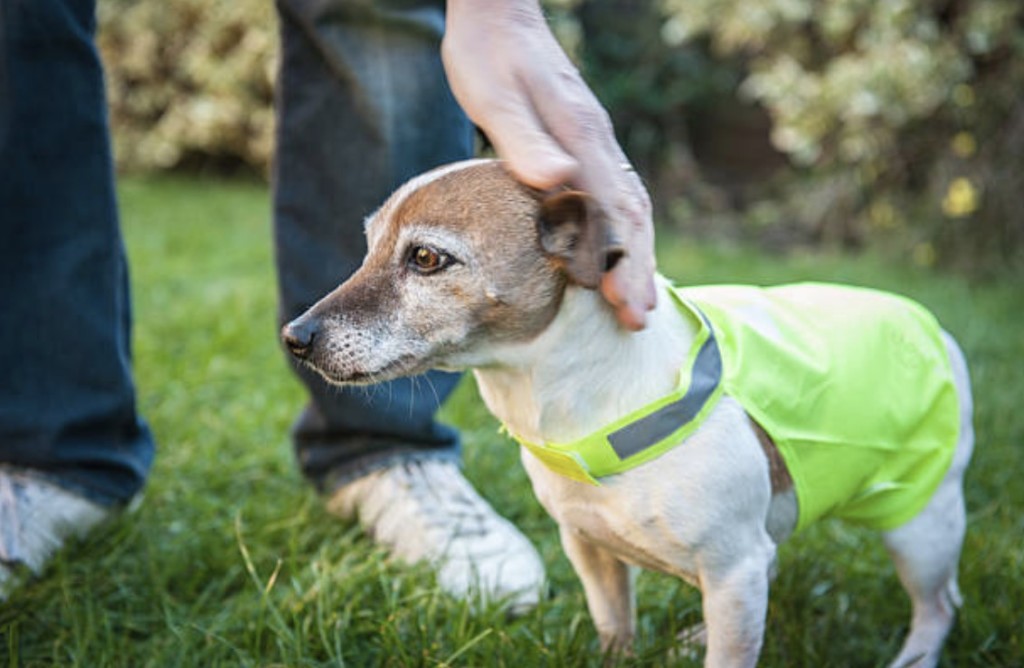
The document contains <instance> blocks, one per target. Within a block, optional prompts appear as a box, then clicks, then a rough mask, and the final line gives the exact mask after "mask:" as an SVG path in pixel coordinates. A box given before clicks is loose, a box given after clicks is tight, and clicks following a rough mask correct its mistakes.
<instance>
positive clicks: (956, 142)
mask: <svg viewBox="0 0 1024 668" xmlns="http://www.w3.org/2000/svg"><path fill="white" fill-rule="evenodd" d="M949 145H950V148H952V149H953V153H955V154H956V156H957V157H958V158H963V159H964V160H966V159H967V158H969V157H971V156H972V155H974V154H975V153H977V152H978V142H977V141H975V139H974V135H972V134H971V133H970V132H958V133H956V135H954V137H953V141H951V142H950V143H949Z"/></svg>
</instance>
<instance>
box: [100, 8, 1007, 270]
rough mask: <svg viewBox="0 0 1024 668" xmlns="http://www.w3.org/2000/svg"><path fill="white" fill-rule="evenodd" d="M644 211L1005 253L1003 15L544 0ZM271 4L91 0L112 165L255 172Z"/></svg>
mask: <svg viewBox="0 0 1024 668" xmlns="http://www.w3.org/2000/svg"><path fill="white" fill-rule="evenodd" d="M545 5H546V7H547V10H548V13H549V16H550V18H551V21H552V24H553V26H554V28H555V30H556V34H558V36H559V37H560V39H561V40H562V42H563V44H565V45H566V47H567V48H568V49H569V51H570V52H571V53H572V54H573V55H574V57H575V58H576V59H577V61H578V62H579V63H580V66H581V68H582V70H583V71H584V74H585V76H586V77H587V79H588V81H589V82H590V83H591V85H592V86H593V87H594V90H595V92H596V93H597V95H598V97H600V98H601V100H602V101H603V102H604V104H605V105H606V106H607V107H608V109H609V111H610V113H611V114H612V117H613V120H614V122H615V125H616V128H617V130H618V132H619V134H620V140H621V141H622V143H623V145H624V146H625V148H626V150H627V152H628V153H629V155H630V156H631V157H632V159H633V160H634V161H635V162H636V164H637V166H638V168H639V170H640V172H641V173H642V174H643V175H644V176H645V178H646V179H647V181H648V183H649V185H650V187H651V190H652V194H653V196H654V200H655V202H656V203H657V205H658V209H659V212H660V214H661V215H662V216H664V217H667V218H668V219H670V220H672V221H674V222H679V224H681V225H683V226H685V228H686V229H687V230H688V231H692V232H695V233H707V232H708V231H710V233H712V234H718V235H721V234H726V235H729V234H743V235H744V236H749V235H750V234H751V233H753V234H755V235H758V236H759V237H760V238H761V239H762V240H764V241H778V242H779V243H782V244H786V245H792V244H794V243H804V242H807V243H822V242H826V243H827V242H834V243H840V244H843V245H847V246H860V245H863V244H865V243H868V242H872V241H876V242H881V243H886V244H890V245H892V246H893V247H895V248H900V249H907V250H908V251H909V252H910V253H911V256H912V258H913V259H914V260H915V261H916V262H919V263H921V264H932V263H935V262H938V261H947V260H964V259H966V260H967V261H968V262H970V263H973V264H975V265H978V264H982V265H984V264H987V263H992V262H996V263H1003V262H1005V261H1016V260H1019V259H1020V258H1021V255H1022V253H1024V213H1022V209H1024V207H1021V206H1020V204H1019V200H1020V194H1021V193H1022V192H1024V95H1022V93H1021V91H1024V3H1021V2H1020V1H1019V0H886V1H885V2H875V1H873V0H661V2H650V1H648V0H547V1H546V2H545ZM273 14H274V10H273V5H272V2H271V0H235V1H234V2H231V1H228V0H162V1H157V0H100V3H99V19H100V46H101V50H102V52H103V56H104V59H105V61H106V64H107V67H108V69H107V76H108V87H109V97H110V102H111V118H112V122H113V126H114V129H115V143H116V150H117V157H118V163H119V165H120V167H121V168H122V169H128V170H151V169H167V168H181V167H195V166H208V165H210V164H213V165H215V166H218V167H232V166H238V165H244V166H248V167H250V168H253V169H256V170H259V171H263V172H266V170H267V169H268V165H269V160H270V155H271V151H272V140H273V113H272V100H273V78H274V72H275V69H276V59H277V39H276V34H275V31H276V24H275V18H274V15H273Z"/></svg>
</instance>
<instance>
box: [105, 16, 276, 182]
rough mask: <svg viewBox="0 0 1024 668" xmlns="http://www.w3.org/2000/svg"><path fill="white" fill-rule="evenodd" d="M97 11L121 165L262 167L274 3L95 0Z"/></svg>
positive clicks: (268, 128)
mask: <svg viewBox="0 0 1024 668" xmlns="http://www.w3.org/2000/svg"><path fill="white" fill-rule="evenodd" d="M98 20H99V38H98V41H99V46H100V50H101V52H102V55H103V59H104V61H105V63H106V66H107V90H108V99H109V102H110V114H111V124H112V126H113V127H114V142H115V152H116V155H117V160H118V164H119V166H120V167H121V168H122V169H130V170H152V169H166V168H174V167H181V166H185V165H196V164H208V163H210V162H214V163H216V164H218V165H220V166H227V167H232V166H237V165H247V166H250V167H253V168H255V169H260V170H265V169H266V167H267V165H268V164H269V160H270V155H271V151H272V144H273V121H274V117H273V110H272V101H273V81H274V70H275V67H276V64H275V63H276V60H277V35H276V30H275V26H276V24H275V20H274V9H273V3H272V2H270V1H269V0H231V1H228V0H215V1H211V0H159V1H158V0H140V1H132V0H101V2H100V3H99V9H98Z"/></svg>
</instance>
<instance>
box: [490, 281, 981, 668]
mask: <svg viewBox="0 0 1024 668" xmlns="http://www.w3.org/2000/svg"><path fill="white" fill-rule="evenodd" d="M599 300H600V298H599V297H598V296H597V295H596V294H594V293H592V292H587V291H583V290H578V289H570V291H569V292H568V294H567V296H566V302H565V304H564V305H563V307H562V309H561V311H560V312H559V315H558V316H557V317H556V319H555V321H554V322H553V323H552V325H551V326H550V327H549V329H548V330H547V331H546V332H545V333H544V334H542V335H541V336H540V337H539V338H538V339H537V340H536V341H534V342H532V343H530V344H521V345H518V346H515V347H512V348H506V349H504V350H503V349H498V350H492V351H491V352H493V353H495V355H496V356H497V358H498V359H500V360H502V363H501V365H500V366H498V367H496V368H494V367H488V368H483V369H478V370H476V377H477V380H478V384H479V387H480V391H481V394H482V395H483V397H484V400H485V401H486V403H487V406H488V408H489V409H490V410H491V411H492V412H493V413H494V414H495V415H496V416H497V417H498V418H499V419H501V420H502V421H503V422H504V423H505V424H506V425H508V427H509V428H510V429H511V430H512V431H514V432H515V433H517V434H519V435H520V436H522V437H524V438H526V439H528V440H533V441H543V440H550V441H554V442H567V441H571V440H575V439H577V438H580V437H583V436H585V435H586V434H588V433H591V432H592V431H594V429H596V428H598V427H599V426H601V425H604V424H608V423H610V422H612V421H614V420H616V419H618V418H619V417H620V416H621V415H623V414H624V413H625V412H627V411H630V410H633V409H635V408H637V407H639V406H641V405H644V404H647V403H649V402H650V401H652V400H654V399H656V398H657V397H660V396H664V395H665V394H667V393H668V392H669V391H670V390H671V389H672V388H673V387H674V386H675V383H676V373H677V370H678V369H680V368H681V365H682V363H683V356H684V355H685V353H686V351H687V350H689V348H690V345H689V344H690V342H691V341H692V338H693V336H694V334H695V330H694V328H693V325H692V324H690V323H688V322H687V321H686V320H685V319H684V318H683V317H682V316H681V315H680V314H679V311H678V309H677V308H676V307H675V305H674V304H672V303H671V300H668V299H662V300H659V306H658V307H657V309H656V310H655V311H654V312H653V313H652V314H651V315H650V318H649V323H648V327H647V329H645V330H644V331H643V332H642V333H641V334H639V335H629V334H625V333H623V332H622V331H621V330H620V329H619V328H618V327H616V326H615V324H614V323H613V322H611V320H610V319H609V318H602V317H601V316H600V314H599V313H596V311H599V310H601V309H602V308H604V307H603V305H602V304H601V303H600V301H599ZM946 342H947V346H948V348H949V352H950V355H951V358H952V359H953V361H954V374H955V376H956V382H957V388H958V391H959V395H960V397H961V405H962V411H963V420H962V422H963V424H964V430H963V432H962V434H961V438H960V441H959V445H958V450H957V454H956V458H955V461H954V464H953V466H952V467H951V468H950V471H949V473H948V474H947V475H946V478H945V480H944V481H943V482H942V484H941V486H940V488H939V490H938V492H937V493H936V495H935V497H934V499H933V501H932V503H931V504H930V505H929V506H928V507H927V508H926V509H925V510H924V511H923V512H922V513H921V514H920V515H919V516H918V517H916V518H915V519H914V520H912V521H911V522H910V523H908V524H907V525H904V526H903V527H900V528H899V529H897V530H894V531H891V532H887V533H886V535H885V539H886V544H887V546H888V547H889V549H890V551H892V552H893V554H894V558H895V560H896V562H897V566H898V569H899V571H900V575H901V579H902V580H903V582H904V583H905V585H906V586H907V589H908V591H909V593H910V596H911V598H912V602H913V607H914V617H913V621H912V629H911V633H910V635H909V637H908V640H907V643H906V645H905V648H904V650H903V651H902V652H901V653H900V655H899V657H897V659H896V660H895V661H894V662H893V664H892V665H894V666H904V665H911V664H913V665H914V666H932V665H935V663H936V662H937V660H938V655H939V652H940V650H941V646H942V642H943V640H944V638H945V636H946V633H947V632H948V630H949V627H950V625H951V623H952V619H953V608H954V605H955V604H957V594H956V563H957V560H958V557H959V551H960V543H961V540H962V536H963V529H964V526H963V497H962V492H961V481H962V476H963V472H964V469H965V468H966V465H967V460H968V459H969V458H970V452H971V447H972V443H973V434H972V433H971V428H970V424H971V422H970V414H971V408H970V388H969V381H968V377H967V369H966V365H965V364H964V363H963V357H962V354H961V353H960V352H959V349H958V348H957V346H956V343H955V342H954V341H953V340H952V338H950V337H948V336H947V337H946ZM522 458H523V463H524V465H525V467H526V470H527V472H528V474H529V476H530V480H531V481H532V483H533V486H534V491H535V492H536V494H537V497H538V499H539V500H540V502H541V503H542V505H543V506H544V507H545V509H547V511H548V512H549V513H550V514H551V516H552V517H553V518H554V519H555V520H556V521H557V522H558V524H559V526H560V527H561V536H562V542H563V545H564V547H565V551H566V553H567V555H568V556H569V558H570V560H571V561H572V563H573V566H574V568H575V569H576V571H577V573H578V574H579V576H580V578H581V580H582V581H583V585H584V588H585V590H586V594H587V602H588V606H589V608H590V612H591V615H592V616H593V618H594V622H595V624H596V626H597V628H598V630H599V632H600V634H601V637H602V641H603V644H604V645H605V646H606V647H622V646H626V645H627V644H628V643H629V641H630V639H631V637H632V636H633V633H634V621H633V610H634V603H633V594H632V587H631V578H630V577H629V574H628V571H627V564H632V565H636V566H642V567H645V568H651V569H654V570H658V571H662V572H665V573H669V574H672V575H675V576H678V577H680V578H683V579H684V580H686V581H688V582H691V583H693V584H695V585H696V586H698V587H700V589H701V592H702V595H703V601H704V615H705V620H706V642H707V654H706V658H705V665H707V666H753V665H755V664H756V661H757V656H758V653H759V651H760V646H761V639H762V636H763V631H764V618H765V612H766V609H767V597H768V582H769V574H770V572H771V570H772V568H773V565H774V558H775V547H776V542H775V541H774V540H773V538H772V537H771V536H770V535H769V532H768V530H767V527H768V526H769V525H770V524H771V520H772V516H778V517H780V518H782V520H781V524H782V525H783V526H782V527H781V528H780V529H777V530H776V531H773V533H774V534H776V539H781V538H782V537H785V536H786V535H788V534H789V533H790V532H791V531H792V529H793V525H794V524H795V520H796V514H795V505H794V504H795V499H794V497H793V495H792V493H791V492H790V493H788V494H785V495H779V496H777V497H776V498H775V499H773V498H772V495H771V484H770V481H769V476H768V467H767V463H766V459H765V456H764V454H763V453H762V451H761V449H760V445H759V443H758V442H757V437H756V436H755V434H754V433H753V431H752V429H751V427H750V423H749V421H748V419H747V417H746V414H745V413H744V411H743V409H742V408H741V407H740V406H739V405H738V404H737V403H736V402H735V401H733V400H732V399H731V398H728V397H726V398H724V399H723V400H722V401H721V402H720V403H719V405H718V406H717V407H716V408H715V409H714V411H713V412H712V414H711V416H710V417H709V418H708V420H707V421H706V422H705V423H704V425H703V426H702V427H701V428H700V429H699V430H698V431H697V432H696V433H695V434H694V435H693V436H691V437H690V438H689V439H687V440H686V441H685V442H684V443H682V444H681V445H680V446H679V447H677V448H675V449H672V450H670V451H669V452H667V453H666V454H664V455H662V456H661V457H659V458H658V459H656V460H654V461H652V462H649V463H647V464H645V465H642V466H640V467H637V468H635V469H633V470H630V471H627V472H625V473H622V474H619V475H616V476H613V477H610V478H608V479H606V480H604V481H602V483H603V484H602V485H601V486H600V487H594V486H592V485H588V484H585V483H580V482H576V481H573V480H570V479H568V478H565V477H563V476H560V475H558V474H556V473H553V472H552V471H551V470H549V469H548V468H547V467H546V466H545V465H544V464H543V463H541V462H540V461H538V460H537V459H536V458H535V457H533V455H532V454H531V453H530V452H529V451H528V450H526V449H523V450H522ZM702 635H703V634H702Z"/></svg>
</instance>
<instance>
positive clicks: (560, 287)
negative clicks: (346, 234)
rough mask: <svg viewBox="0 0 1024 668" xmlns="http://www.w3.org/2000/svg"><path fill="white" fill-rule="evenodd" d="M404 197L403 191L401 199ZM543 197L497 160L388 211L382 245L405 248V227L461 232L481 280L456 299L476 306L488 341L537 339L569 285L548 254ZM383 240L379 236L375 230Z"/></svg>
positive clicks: (444, 179)
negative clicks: (542, 230)
mask: <svg viewBox="0 0 1024 668" xmlns="http://www.w3.org/2000/svg"><path fill="white" fill-rule="evenodd" d="M396 195H398V193H396ZM541 200H542V194H541V193H540V192H538V191H536V190H533V189H531V188H528V187H526V186H523V185H522V184H520V183H519V182H518V181H516V180H515V179H514V178H513V177H512V175H511V174H509V172H508V171H507V170H506V169H505V168H504V167H503V166H502V164H501V163H499V162H495V161H486V162H480V163H478V164H474V165H471V166H469V167H466V168H464V169H459V170H455V171H452V172H449V173H446V174H443V175H442V176H440V177H439V178H437V179H435V180H432V181H429V182H428V183H426V184H424V185H422V186H421V187H417V188H415V189H413V190H412V191H411V192H408V193H405V194H403V196H400V199H398V201H397V202H394V203H392V204H391V206H387V205H386V207H382V209H381V214H384V215H383V216H380V214H378V216H380V217H379V219H378V220H377V221H375V222H374V224H377V223H378V222H379V223H383V224H384V225H386V228H385V229H384V230H381V231H380V238H379V243H381V244H383V245H384V246H385V247H389V246H393V245H394V244H396V243H398V240H399V238H400V236H401V231H402V230H403V229H409V228H412V227H428V228H435V229H439V230H448V231H450V232H452V233H453V234H456V235H458V236H459V237H460V239H461V240H463V241H464V242H465V244H466V246H467V247H468V248H470V249H471V257H467V258H458V259H459V260H461V261H465V262H468V263H471V264H472V265H473V266H471V267H470V269H472V270H474V271H475V278H476V280H474V281H471V282H468V283H462V284H453V285H452V286H451V287H452V294H453V295H455V296H456V298H457V299H459V300H462V301H463V302H464V303H465V304H466V305H467V306H470V305H471V306H472V308H473V311H474V313H475V315H476V317H477V318H478V320H479V324H480V326H481V327H483V328H484V329H486V330H487V335H488V336H491V337H494V336H497V337H498V338H500V339H504V340H515V339H524V338H530V337H533V336H535V335H536V334H538V333H539V332H540V331H541V330H542V329H543V328H544V327H546V326H547V324H548V323H549V322H550V321H551V319H552V318H554V315H555V312H556V311H557V307H558V304H559V302H560V299H561V294H562V292H563V291H564V288H565V284H566V280H565V277H564V276H563V274H562V272H561V270H560V266H559V263H558V262H556V261H555V260H554V259H553V258H551V257H550V256H549V255H548V254H547V253H545V252H544V249H543V248H541V245H540V242H539V239H538V235H537V222H536V221H537V217H538V215H539V211H540V203H541ZM375 236H377V232H375Z"/></svg>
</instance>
